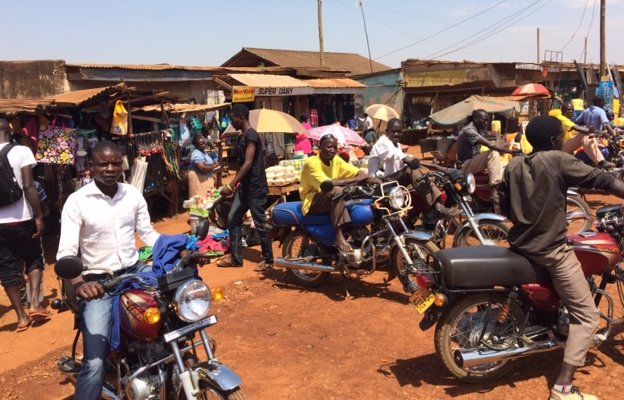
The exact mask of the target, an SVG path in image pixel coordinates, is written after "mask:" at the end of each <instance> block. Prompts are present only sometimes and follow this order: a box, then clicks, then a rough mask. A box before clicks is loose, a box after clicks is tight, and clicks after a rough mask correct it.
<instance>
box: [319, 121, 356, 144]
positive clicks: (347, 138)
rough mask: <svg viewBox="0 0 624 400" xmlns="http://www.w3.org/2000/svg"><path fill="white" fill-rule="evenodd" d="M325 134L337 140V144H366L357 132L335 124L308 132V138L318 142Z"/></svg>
mask: <svg viewBox="0 0 624 400" xmlns="http://www.w3.org/2000/svg"><path fill="white" fill-rule="evenodd" d="M327 134H331V135H333V136H334V137H335V138H336V139H337V140H338V143H343V144H344V143H346V144H350V145H353V146H364V145H365V144H366V140H364V139H362V137H361V136H360V135H358V134H357V132H355V131H352V130H351V129H349V128H345V127H344V126H340V125H337V124H331V125H325V126H319V127H318V128H312V129H310V130H309V131H308V137H309V138H310V139H312V140H319V139H320V138H321V137H323V136H325V135H327Z"/></svg>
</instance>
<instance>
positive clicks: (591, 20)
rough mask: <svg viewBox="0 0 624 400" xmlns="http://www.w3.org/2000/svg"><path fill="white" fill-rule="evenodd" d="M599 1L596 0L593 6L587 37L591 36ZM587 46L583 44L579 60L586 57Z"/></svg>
mask: <svg viewBox="0 0 624 400" xmlns="http://www.w3.org/2000/svg"><path fill="white" fill-rule="evenodd" d="M597 2H598V0H594V6H593V7H592V16H591V19H590V20H589V27H588V28H587V34H586V35H585V37H586V38H587V37H589V33H590V32H591V28H592V25H593V24H594V16H595V15H596V3H597ZM585 51H586V49H585V46H583V51H581V56H580V57H579V60H582V59H584V57H585Z"/></svg>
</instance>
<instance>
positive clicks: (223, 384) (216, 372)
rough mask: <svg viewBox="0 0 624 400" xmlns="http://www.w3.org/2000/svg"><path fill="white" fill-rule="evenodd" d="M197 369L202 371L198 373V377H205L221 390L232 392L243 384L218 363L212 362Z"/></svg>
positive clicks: (228, 368) (229, 369) (229, 370)
mask: <svg viewBox="0 0 624 400" xmlns="http://www.w3.org/2000/svg"><path fill="white" fill-rule="evenodd" d="M199 368H200V369H201V370H202V371H198V373H199V376H203V377H205V378H206V379H208V380H209V381H210V383H212V384H214V386H216V387H217V388H219V389H221V390H224V391H227V390H233V389H236V388H237V387H239V386H240V385H242V384H243V381H242V380H241V378H240V377H239V376H238V375H236V373H235V372H234V371H232V369H231V368H230V367H228V366H227V365H225V364H221V363H220V362H218V361H214V360H212V361H210V364H208V366H201V367H199ZM201 372H203V373H201Z"/></svg>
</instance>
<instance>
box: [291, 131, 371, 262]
mask: <svg viewBox="0 0 624 400" xmlns="http://www.w3.org/2000/svg"><path fill="white" fill-rule="evenodd" d="M319 147H320V153H319V154H318V155H316V156H312V157H310V158H308V160H307V161H306V162H305V164H304V166H303V171H302V172H301V187H300V188H299V192H300V194H301V200H302V202H303V204H302V211H303V214H304V215H308V214H313V215H315V214H321V215H322V214H328V213H329V214H330V216H331V221H332V224H333V225H334V226H335V227H336V228H337V229H336V247H338V249H340V252H341V253H342V255H343V256H345V257H348V256H349V255H351V254H352V253H353V249H352V248H351V245H350V244H349V242H348V241H347V240H346V239H345V237H344V235H343V233H342V229H341V228H342V226H343V225H344V224H346V223H348V222H349V221H350V220H351V219H350V216H349V212H348V211H347V208H346V203H345V201H344V200H343V199H342V198H337V197H338V195H339V194H340V193H342V187H343V186H348V185H353V184H360V183H364V182H368V183H378V182H379V179H377V178H371V177H368V176H367V175H366V174H365V173H364V172H361V171H360V170H359V169H357V168H356V167H354V166H353V165H351V164H348V163H347V162H345V161H344V160H343V159H342V158H340V157H336V154H337V152H338V140H337V139H336V138H335V137H334V136H332V135H331V134H327V135H324V136H322V137H321V138H320V140H319ZM325 181H331V182H332V183H333V184H334V187H333V189H332V190H331V191H327V192H323V191H322V190H321V184H322V183H323V182H325Z"/></svg>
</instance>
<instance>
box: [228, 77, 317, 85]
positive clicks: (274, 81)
mask: <svg viewBox="0 0 624 400" xmlns="http://www.w3.org/2000/svg"><path fill="white" fill-rule="evenodd" d="M228 76H229V77H230V78H232V79H234V80H236V81H238V82H240V83H242V84H243V85H245V86H250V87H261V88H271V87H276V88H279V87H289V88H294V87H310V85H308V84H307V83H305V82H304V81H302V80H299V79H296V78H293V77H292V76H287V75H269V74H228Z"/></svg>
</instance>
